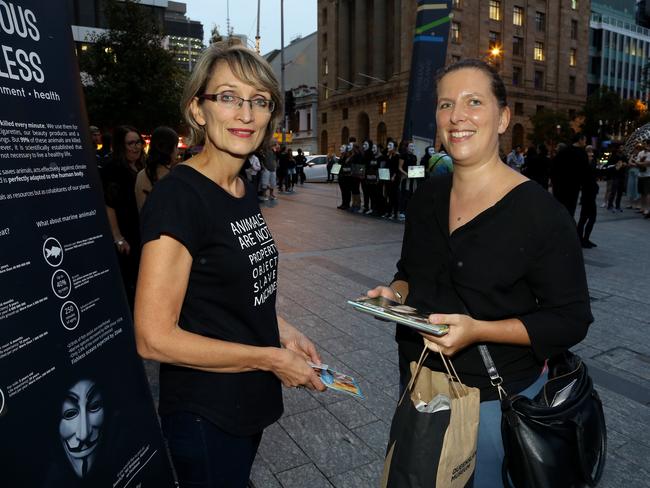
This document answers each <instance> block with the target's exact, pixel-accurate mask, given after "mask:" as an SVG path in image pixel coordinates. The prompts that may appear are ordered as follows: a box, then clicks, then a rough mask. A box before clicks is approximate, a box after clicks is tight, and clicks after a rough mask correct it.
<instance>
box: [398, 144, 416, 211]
mask: <svg viewBox="0 0 650 488" xmlns="http://www.w3.org/2000/svg"><path fill="white" fill-rule="evenodd" d="M400 147H401V150H400V152H399V158H400V162H399V174H400V178H401V181H400V191H399V220H404V219H405V218H406V215H405V214H406V207H407V206H408V203H409V200H410V199H411V195H412V194H413V191H414V189H415V185H416V184H417V181H416V180H415V179H414V178H409V177H408V168H409V166H416V165H417V164H418V158H417V156H416V155H415V144H413V142H411V141H402V143H401V144H400Z"/></svg>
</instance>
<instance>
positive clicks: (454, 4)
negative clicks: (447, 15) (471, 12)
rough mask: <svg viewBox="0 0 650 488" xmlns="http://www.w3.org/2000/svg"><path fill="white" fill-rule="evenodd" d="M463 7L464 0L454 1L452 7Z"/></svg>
mask: <svg viewBox="0 0 650 488" xmlns="http://www.w3.org/2000/svg"><path fill="white" fill-rule="evenodd" d="M462 6H463V2H462V0H454V1H453V3H452V7H454V8H461V7H462Z"/></svg>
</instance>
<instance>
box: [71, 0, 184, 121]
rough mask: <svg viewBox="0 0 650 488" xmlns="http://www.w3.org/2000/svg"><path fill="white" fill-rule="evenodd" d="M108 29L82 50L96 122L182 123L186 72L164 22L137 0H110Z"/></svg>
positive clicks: (89, 106)
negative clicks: (169, 45)
mask: <svg viewBox="0 0 650 488" xmlns="http://www.w3.org/2000/svg"><path fill="white" fill-rule="evenodd" d="M105 5H106V10H105V13H106V17H107V21H108V31H107V32H106V33H104V34H102V35H99V36H96V37H95V38H94V43H93V44H91V45H90V46H89V47H88V49H87V50H86V51H82V52H81V55H80V60H79V63H80V68H81V71H82V72H85V73H86V74H87V77H86V78H87V79H88V82H87V83H86V85H85V87H84V91H85V95H86V105H87V109H88V115H89V118H90V121H91V123H93V124H94V125H99V126H103V127H106V128H112V127H115V126H116V125H120V124H130V125H133V126H135V127H136V128H138V129H139V130H140V131H142V132H151V131H153V129H154V128H155V127H157V126H159V125H168V126H170V127H173V128H176V129H177V128H178V127H179V125H180V123H181V115H180V108H179V101H180V96H181V93H182V88H183V84H184V81H185V74H184V72H183V71H182V69H181V68H180V67H179V66H178V65H177V64H176V62H175V61H174V58H173V55H172V53H170V52H169V51H167V50H165V49H164V48H163V39H164V36H163V33H162V26H161V25H158V23H157V22H156V19H155V18H154V16H153V13H152V10H150V9H143V8H142V7H141V6H139V5H138V3H137V2H136V1H134V0H125V1H123V2H122V1H120V2H118V1H117V0H107V1H106V3H105Z"/></svg>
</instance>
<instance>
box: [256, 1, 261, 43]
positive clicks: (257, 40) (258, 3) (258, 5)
mask: <svg viewBox="0 0 650 488" xmlns="http://www.w3.org/2000/svg"><path fill="white" fill-rule="evenodd" d="M260 2H261V0H257V33H256V35H255V51H257V54H259V53H260Z"/></svg>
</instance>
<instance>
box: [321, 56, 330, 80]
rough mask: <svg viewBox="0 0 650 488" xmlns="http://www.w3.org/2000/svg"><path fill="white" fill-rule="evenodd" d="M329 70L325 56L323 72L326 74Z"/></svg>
mask: <svg viewBox="0 0 650 488" xmlns="http://www.w3.org/2000/svg"><path fill="white" fill-rule="evenodd" d="M329 72H330V68H329V64H328V63H327V58H325V59H323V74H324V75H325V76H327V75H328V74H329Z"/></svg>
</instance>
